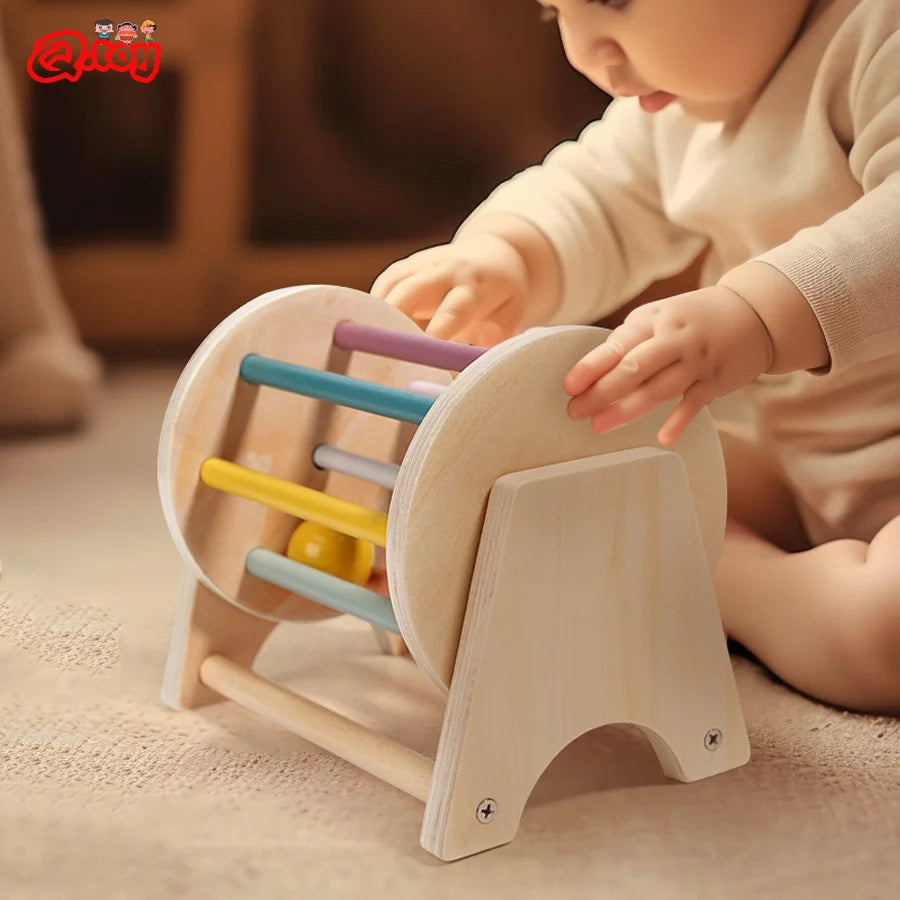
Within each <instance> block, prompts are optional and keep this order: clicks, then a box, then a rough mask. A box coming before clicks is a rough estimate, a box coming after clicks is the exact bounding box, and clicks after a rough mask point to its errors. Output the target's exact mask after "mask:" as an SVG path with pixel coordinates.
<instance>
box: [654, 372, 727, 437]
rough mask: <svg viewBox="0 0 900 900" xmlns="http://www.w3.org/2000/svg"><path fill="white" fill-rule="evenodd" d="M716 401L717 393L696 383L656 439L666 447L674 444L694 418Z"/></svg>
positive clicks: (700, 383) (704, 384)
mask: <svg viewBox="0 0 900 900" xmlns="http://www.w3.org/2000/svg"><path fill="white" fill-rule="evenodd" d="M715 399H716V395H715V392H714V391H713V390H712V388H711V387H709V385H707V384H706V383H704V382H702V381H695V382H694V383H693V385H691V387H689V388H688V389H687V390H686V391H685V392H684V397H683V398H682V400H681V403H679V404H678V406H676V407H675V409H674V410H673V412H672V415H670V416H669V418H668V419H666V421H665V422H664V423H663V426H662V428H660V429H659V431H658V432H657V434H656V439H657V440H658V441H659V442H660V444H662V445H663V446H664V447H665V446H668V445H669V444H674V443H675V441H677V440H678V438H680V437H681V435H682V433H683V432H684V429H685V428H687V427H688V425H690V423H691V421H692V419H693V418H694V416H696V415H697V413H698V412H700V410H701V409H703V407H704V406H706V405H707V404H708V403H712V401H713V400H715Z"/></svg>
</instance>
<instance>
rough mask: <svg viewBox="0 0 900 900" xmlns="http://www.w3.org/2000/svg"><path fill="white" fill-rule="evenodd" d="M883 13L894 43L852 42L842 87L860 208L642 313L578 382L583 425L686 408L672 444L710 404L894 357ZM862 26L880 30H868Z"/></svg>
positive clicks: (895, 195)
mask: <svg viewBox="0 0 900 900" xmlns="http://www.w3.org/2000/svg"><path fill="white" fill-rule="evenodd" d="M876 11H877V13H878V14H879V15H881V16H884V17H885V18H886V20H889V21H886V22H884V23H882V27H881V30H882V32H883V33H884V34H886V35H887V37H886V38H885V39H884V41H883V42H882V43H881V44H878V43H877V42H874V41H871V40H868V41H866V40H863V39H862V36H861V35H858V34H855V33H854V31H853V30H851V29H848V30H847V32H846V34H845V38H844V39H845V40H846V41H847V42H848V44H852V45H853V46H852V47H847V48H844V49H846V53H845V54H844V56H845V57H846V59H847V61H848V63H847V71H846V73H844V77H842V78H837V77H835V78H834V79H833V80H834V84H835V85H836V87H835V98H834V101H833V104H834V111H833V115H834V116H835V120H836V121H838V122H848V123H851V125H852V130H851V131H850V132H849V133H844V132H841V133H838V131H837V127H836V133H835V144H836V145H838V144H843V145H848V146H850V148H851V149H850V151H849V155H848V159H847V161H846V165H848V166H849V169H850V172H851V173H852V174H853V176H854V178H855V179H856V181H857V182H858V184H859V186H860V191H861V194H862V196H860V198H859V199H858V200H856V202H854V203H851V204H850V205H849V206H848V207H847V208H846V209H844V210H843V211H841V212H839V213H837V214H836V215H834V216H832V217H831V218H830V219H828V220H827V221H825V222H822V224H820V225H816V226H814V227H810V228H805V229H803V230H801V231H799V232H798V233H797V234H796V235H794V236H793V237H792V238H790V239H789V240H788V241H786V242H785V243H783V244H781V245H780V246H778V247H775V248H773V249H772V250H770V251H768V252H766V253H763V254H762V255H761V256H759V257H757V258H756V259H754V260H751V261H749V262H747V263H745V264H744V265H741V266H739V267H737V268H736V269H733V270H732V271H730V272H728V273H726V274H725V276H723V277H722V279H720V282H719V284H718V285H716V286H715V287H713V288H706V289H704V290H701V291H696V292H692V293H690V294H684V295H680V296H678V297H671V298H667V299H665V300H661V301H657V303H656V304H650V305H649V306H648V307H647V308H643V309H639V310H636V311H635V312H634V313H632V314H631V315H630V316H629V317H628V318H627V319H626V321H625V323H623V325H622V326H621V328H620V329H617V330H616V331H615V332H613V334H612V335H611V336H610V339H609V340H608V341H607V344H606V345H604V347H602V348H598V349H597V350H596V351H594V352H593V353H592V354H589V355H588V356H586V357H585V358H584V359H583V360H581V361H580V362H579V363H578V364H577V365H576V366H575V367H574V368H573V370H572V371H571V372H570V373H569V375H568V376H567V379H566V388H567V390H569V392H570V394H572V396H573V400H572V401H571V402H570V413H571V414H572V415H573V416H574V417H576V418H590V419H591V421H592V425H593V426H594V427H595V428H596V429H597V430H598V431H605V430H608V429H610V428H615V427H617V426H618V425H621V424H624V423H625V422H627V421H630V420H631V419H633V418H636V417H637V416H639V415H643V414H644V413H646V412H649V411H650V410H652V409H653V408H654V407H655V406H657V405H659V404H660V403H662V402H664V401H668V400H672V399H675V398H676V397H679V396H683V399H682V401H681V403H680V405H679V406H678V408H677V409H676V411H675V412H674V413H673V415H672V417H670V419H669V420H668V421H667V423H666V424H665V425H664V427H663V429H662V430H661V431H660V435H659V438H660V441H661V442H663V443H670V442H671V441H673V440H675V439H676V438H677V436H678V434H680V433H681V431H682V430H683V429H684V427H685V426H686V425H687V423H688V422H689V421H690V419H691V418H692V417H693V416H694V415H695V414H696V412H697V411H698V410H699V409H700V408H701V407H702V406H703V405H705V403H708V402H709V401H710V400H712V399H713V398H714V397H716V396H719V395H720V394H722V393H726V392H728V391H730V390H734V389H736V388H738V387H740V386H741V385H742V384H744V383H746V382H747V381H749V380H751V379H752V378H753V377H755V376H756V375H759V374H761V373H763V372H771V373H785V372H793V371H798V370H801V369H806V370H809V371H811V372H812V373H813V374H824V373H826V372H829V371H834V370H840V369H844V368H846V367H848V366H851V365H854V364H857V363H861V362H865V361H867V360H873V359H877V358H879V357H882V356H886V355H890V354H896V353H897V351H898V347H900V303H898V302H897V285H898V284H900V65H898V60H900V22H898V21H893V20H894V19H897V18H898V15H897V12H896V6H895V5H893V4H886V5H885V6H884V7H877V8H876ZM856 26H857V28H860V29H866V28H868V27H869V23H868V22H867V21H866V20H865V19H863V18H860V17H857V20H856ZM876 30H877V29H876ZM845 88H846V89H845ZM840 104H843V106H841V105H840ZM822 152H823V153H833V150H832V148H830V147H826V148H823V151H822ZM741 302H742V303H743V306H741V305H740V303H741ZM717 303H718V304H720V306H718V307H717V306H716V305H715V304H717ZM720 309H731V310H732V311H733V321H732V327H720V323H719V320H718V317H717V313H718V312H719V310H720ZM748 310H752V312H753V313H754V314H755V316H756V321H754V318H753V317H751V316H748V315H747V314H746V313H747V311H748ZM678 323H682V324H683V325H684V326H685V327H683V328H680V329H679V328H678ZM666 329H669V332H671V333H667V331H666ZM676 331H677V332H678V333H677V334H675V333H674V332H676ZM764 341H769V342H770V347H769V352H770V353H771V358H768V360H767V362H765V363H763V362H762V360H763V358H764V355H763V353H762V352H761V349H760V348H762V346H763V345H764Z"/></svg>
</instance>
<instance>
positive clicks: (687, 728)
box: [422, 447, 750, 860]
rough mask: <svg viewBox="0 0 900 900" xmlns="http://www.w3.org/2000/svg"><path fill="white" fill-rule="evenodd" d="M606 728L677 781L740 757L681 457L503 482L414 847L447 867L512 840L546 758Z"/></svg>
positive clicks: (655, 452) (589, 465)
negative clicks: (638, 733)
mask: <svg viewBox="0 0 900 900" xmlns="http://www.w3.org/2000/svg"><path fill="white" fill-rule="evenodd" d="M613 722H630V723H633V724H636V725H638V726H639V727H640V728H641V729H642V730H643V731H644V733H645V734H646V735H647V737H648V738H649V739H650V741H651V743H652V746H653V748H654V750H655V752H656V754H657V756H658V758H659V760H660V763H661V764H662V767H663V770H664V771H665V773H666V774H667V775H669V776H671V777H672V778H676V779H678V780H681V781H692V780H694V779H698V778H704V777H706V776H709V775H714V774H717V773H719V772H724V771H726V770H728V769H731V768H734V767H737V766H740V765H743V764H744V763H746V762H747V760H748V759H749V756H750V748H749V743H748V741H747V734H746V730H745V727H744V721H743V716H742V713H741V708H740V703H739V699H738V695H737V689H736V686H735V683H734V677H733V673H732V669H731V662H730V659H729V657H728V652H727V647H726V643H725V635H724V633H723V629H722V624H721V619H720V616H719V611H718V606H717V602H716V598H715V594H714V591H713V586H712V581H711V577H710V566H709V561H708V560H707V558H706V554H705V551H704V548H703V544H702V539H701V536H700V532H699V529H698V527H697V522H696V518H695V513H694V505H693V501H692V497H691V492H690V488H689V486H688V482H687V478H686V475H685V471H684V467H683V463H682V461H681V458H680V457H679V456H678V455H677V454H674V453H672V452H670V451H665V450H659V449H656V448H649V447H647V448H639V449H634V450H626V451H621V452H617V453H610V454H605V455H602V456H598V457H593V458H589V459H581V460H575V461H573V462H568V463H561V464H557V465H552V466H545V467H542V468H539V469H532V470H528V471H525V472H517V473H513V474H510V475H507V476H504V477H502V478H500V479H499V480H498V481H497V483H496V484H495V486H494V489H493V491H492V493H491V497H490V501H489V504H488V509H487V515H486V518H485V524H484V529H483V532H482V539H481V544H480V547H479V551H478V557H477V562H476V567H475V571H474V575H473V579H472V586H471V590H470V594H469V603H468V607H467V611H466V618H465V623H464V627H463V632H462V637H461V640H460V645H459V651H458V654H457V658H456V666H455V669H454V673H453V680H452V682H451V685H450V696H449V699H448V706H447V712H446V715H445V717H444V727H443V731H442V734H441V740H440V744H439V746H438V753H437V759H436V762H435V770H434V778H433V781H432V786H431V793H430V796H429V799H428V803H427V806H426V810H425V820H424V823H423V826H422V846H423V847H424V848H425V849H426V850H429V851H430V852H432V853H434V854H435V855H436V856H438V857H439V858H441V859H444V860H452V859H457V858H459V857H462V856H467V855H469V854H472V853H477V852H479V851H481V850H486V849H488V848H490V847H496V846H498V845H500V844H504V843H507V842H509V841H510V840H512V838H513V837H514V836H515V833H516V831H517V829H518V825H519V819H520V817H521V814H522V810H523V809H524V806H525V802H526V800H527V799H528V796H529V794H530V793H531V790H532V788H533V787H534V784H535V782H536V781H537V780H538V778H539V777H540V775H541V773H542V772H543V771H544V769H545V768H546V767H547V765H548V764H549V763H550V762H551V761H552V760H553V758H554V757H555V756H556V755H557V754H558V753H559V752H560V751H561V750H562V749H563V748H564V747H565V746H566V745H567V744H569V743H570V742H571V741H573V740H575V738H577V737H578V736H579V735H581V734H583V733H584V732H586V731H589V730H591V729H593V728H596V727H598V726H600V725H605V724H608V723H613Z"/></svg>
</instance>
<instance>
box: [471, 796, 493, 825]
mask: <svg viewBox="0 0 900 900" xmlns="http://www.w3.org/2000/svg"><path fill="white" fill-rule="evenodd" d="M496 815H497V801H496V800H493V799H491V798H490V797H485V798H484V800H482V801H481V803H479V804H478V807H477V808H476V810H475V818H476V819H478V821H479V822H481V824H482V825H487V823H488V822H490V821H491V820H492V819H493V818H494V816H496Z"/></svg>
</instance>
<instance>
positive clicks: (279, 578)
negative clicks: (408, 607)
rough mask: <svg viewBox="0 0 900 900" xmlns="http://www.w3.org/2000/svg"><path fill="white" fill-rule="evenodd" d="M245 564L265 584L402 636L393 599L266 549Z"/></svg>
mask: <svg viewBox="0 0 900 900" xmlns="http://www.w3.org/2000/svg"><path fill="white" fill-rule="evenodd" d="M244 565H245V567H246V569H247V571H248V572H249V573H250V574H251V575H255V576H256V577H257V578H262V579H263V581H270V582H271V583H272V584H277V585H278V586H279V587H283V588H284V589H285V590H288V591H292V592H293V593H295V594H301V595H302V596H304V597H309V599H310V600H315V601H316V603H321V604H322V606H327V607H329V608H330V609H336V610H337V611H338V612H342V613H349V614H350V615H351V616H356V617H357V618H359V619H365V621H366V622H371V623H372V624H373V625H377V626H378V627H379V628H384V629H385V630H386V631H393V632H394V634H400V626H399V625H398V624H397V619H396V617H395V616H394V610H393V609H391V602H390V600H388V599H387V597H382V596H381V594H376V593H375V591H370V590H367V589H366V588H364V587H360V586H359V585H357V584H351V583H350V582H349V581H344V579H343V578H336V577H335V576H334V575H329V574H328V573H327V572H320V571H319V570H318V569H314V568H312V567H311V566H305V565H304V564H303V563H300V562H297V561H296V560H293V559H288V558H287V557H286V556H282V555H281V554H280V553H273V552H272V551H271V550H266V549H264V548H263V547H256V548H254V549H253V550H251V551H250V552H249V553H248V554H247V559H246V562H245V564H244Z"/></svg>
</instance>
